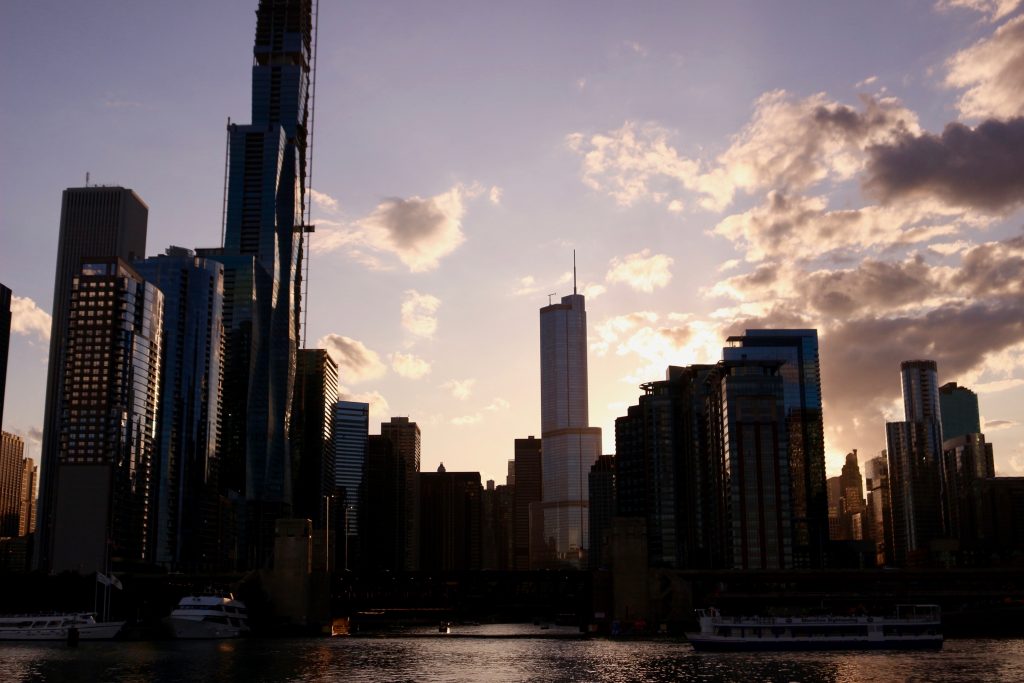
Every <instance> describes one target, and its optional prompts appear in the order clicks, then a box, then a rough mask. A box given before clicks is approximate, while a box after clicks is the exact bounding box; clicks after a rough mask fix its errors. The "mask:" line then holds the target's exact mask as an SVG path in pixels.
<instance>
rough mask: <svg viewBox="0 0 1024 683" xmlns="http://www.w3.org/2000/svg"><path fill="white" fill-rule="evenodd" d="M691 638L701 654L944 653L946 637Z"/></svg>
mask: <svg viewBox="0 0 1024 683" xmlns="http://www.w3.org/2000/svg"><path fill="white" fill-rule="evenodd" d="M687 639H688V640H689V641H690V644H691V645H693V649H694V650H697V651H698V652H813V651H819V652H820V651H835V650H941V649H942V637H941V636H937V637H934V638H888V639H870V640H869V639H867V638H850V639H840V638H829V639H825V638H822V639H817V638H815V639H811V638H758V639H750V640H741V639H738V638H728V639H726V638H705V637H702V636H701V635H700V634H697V633H692V634H690V633H688V634H687Z"/></svg>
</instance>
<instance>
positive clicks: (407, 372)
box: [391, 353, 430, 379]
mask: <svg viewBox="0 0 1024 683" xmlns="http://www.w3.org/2000/svg"><path fill="white" fill-rule="evenodd" d="M391 369H392V370H394V371H395V372H396V373H398V375H400V376H401V377H405V378H406V379H420V378H421V377H424V376H426V375H428V374H430V363H428V362H427V361H425V360H423V359H422V358H420V357H418V356H415V355H413V354H411V353H392V354H391Z"/></svg>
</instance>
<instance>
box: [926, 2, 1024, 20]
mask: <svg viewBox="0 0 1024 683" xmlns="http://www.w3.org/2000/svg"><path fill="white" fill-rule="evenodd" d="M1020 3H1021V0H938V2H936V3H935V9H937V10H939V11H940V12H941V11H948V10H951V9H970V10H974V11H975V12H980V13H981V14H984V15H986V17H987V18H988V20H989V21H998V20H1000V19H1002V18H1003V17H1005V16H1008V15H1009V14H1010V13H1012V12H1013V11H1014V10H1015V9H1017V7H1018V5H1020Z"/></svg>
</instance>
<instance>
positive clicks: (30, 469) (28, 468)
mask: <svg viewBox="0 0 1024 683" xmlns="http://www.w3.org/2000/svg"><path fill="white" fill-rule="evenodd" d="M38 481H39V466H38V465H36V464H35V462H34V461H33V460H32V458H22V461H21V504H20V506H19V510H18V535H19V536H27V535H29V534H31V533H35V530H36V484H37V482H38Z"/></svg>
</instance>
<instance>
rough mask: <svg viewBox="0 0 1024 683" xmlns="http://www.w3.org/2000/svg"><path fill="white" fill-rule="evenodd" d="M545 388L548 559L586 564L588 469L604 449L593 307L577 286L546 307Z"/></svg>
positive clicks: (544, 482) (542, 314)
mask: <svg viewBox="0 0 1024 683" xmlns="http://www.w3.org/2000/svg"><path fill="white" fill-rule="evenodd" d="M540 391H541V441H542V443H543V450H542V456H541V461H542V472H543V479H542V486H541V490H542V496H543V502H542V505H541V510H542V518H543V534H544V536H543V538H544V543H545V544H546V546H547V557H546V561H547V562H548V563H551V564H556V565H557V564H568V565H571V566H575V567H585V566H586V564H587V562H586V553H587V548H588V543H589V537H588V534H587V527H588V525H589V514H588V512H587V500H588V496H589V492H588V484H587V475H588V474H589V473H590V468H591V467H593V465H594V463H595V462H596V461H597V458H598V455H600V453H601V430H600V428H597V427H591V426H589V405H588V388H587V311H586V306H585V301H584V298H583V295H581V294H576V293H575V291H574V293H573V294H571V295H569V296H564V297H562V300H561V302H560V303H557V304H550V305H548V306H545V307H544V308H541V309H540ZM517 477H518V471H517Z"/></svg>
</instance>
